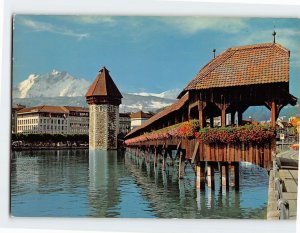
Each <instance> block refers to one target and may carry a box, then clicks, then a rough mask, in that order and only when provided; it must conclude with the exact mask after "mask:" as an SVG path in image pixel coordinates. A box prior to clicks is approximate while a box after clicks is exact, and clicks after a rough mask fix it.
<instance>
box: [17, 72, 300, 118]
mask: <svg viewBox="0 0 300 233" xmlns="http://www.w3.org/2000/svg"><path fill="white" fill-rule="evenodd" d="M90 85H91V83H90V82H89V81H87V80H86V79H78V78H75V77H74V76H72V75H71V74H69V73H67V72H61V71H58V70H53V71H52V72H49V73H46V74H42V75H39V74H30V75H29V76H28V77H27V79H25V80H24V81H22V82H20V83H19V84H17V85H16V86H14V87H13V93H12V94H13V105H15V104H22V105H26V106H28V107H31V106H36V105H69V106H85V107H87V103H86V101H85V97H84V95H85V93H86V91H87V90H88V88H89V86H90ZM180 91H181V89H173V90H167V91H164V92H162V93H147V92H135V93H122V95H123V99H122V104H121V105H120V112H135V111H139V110H143V111H145V112H147V111H153V112H156V111H158V110H159V109H162V108H164V107H166V106H168V105H170V104H172V103H174V102H175V101H176V98H177V96H178V94H179V93H180ZM249 116H251V117H252V119H254V120H256V121H266V120H269V118H270V112H269V110H268V109H267V108H266V107H263V106H260V107H251V108H249V109H248V110H247V111H246V112H245V113H244V118H248V117H249ZM280 116H281V117H285V118H287V119H288V118H289V117H291V116H300V106H299V104H297V105H296V106H286V107H285V108H283V109H282V111H281V113H280ZM287 119H286V120H287Z"/></svg>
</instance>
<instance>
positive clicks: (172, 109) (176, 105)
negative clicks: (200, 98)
mask: <svg viewBox="0 0 300 233" xmlns="http://www.w3.org/2000/svg"><path fill="white" fill-rule="evenodd" d="M188 100H189V95H188V93H186V94H185V95H184V96H183V97H181V98H180V99H179V100H178V101H176V102H175V103H173V104H172V105H170V106H168V107H167V108H165V109H164V110H162V111H161V112H159V113H157V114H155V115H154V116H153V117H151V118H150V119H149V120H147V121H145V122H144V123H143V124H142V125H141V126H139V127H136V128H134V129H133V130H132V131H130V132H129V133H128V134H127V135H126V137H128V136H130V135H132V134H133V133H135V132H138V131H139V130H141V129H143V128H145V127H147V126H149V125H151V124H153V123H154V122H155V121H157V120H159V119H161V118H163V117H164V116H166V115H168V114H170V113H172V112H175V111H178V110H180V109H181V108H182V107H183V106H184V105H185V104H186V103H187V102H188Z"/></svg>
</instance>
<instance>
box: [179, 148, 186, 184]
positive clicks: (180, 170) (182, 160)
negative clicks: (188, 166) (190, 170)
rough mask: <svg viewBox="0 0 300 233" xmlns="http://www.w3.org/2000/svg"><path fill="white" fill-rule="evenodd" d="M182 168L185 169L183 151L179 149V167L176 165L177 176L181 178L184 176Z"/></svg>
mask: <svg viewBox="0 0 300 233" xmlns="http://www.w3.org/2000/svg"><path fill="white" fill-rule="evenodd" d="M184 169H185V153H184V150H180V152H179V167H178V176H179V177H178V178H179V179H183V177H184Z"/></svg>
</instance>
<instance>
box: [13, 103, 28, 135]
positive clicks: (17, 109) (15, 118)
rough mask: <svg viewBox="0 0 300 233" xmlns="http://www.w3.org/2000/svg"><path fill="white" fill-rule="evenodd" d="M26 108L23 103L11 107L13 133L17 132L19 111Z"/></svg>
mask: <svg viewBox="0 0 300 233" xmlns="http://www.w3.org/2000/svg"><path fill="white" fill-rule="evenodd" d="M23 108H26V106H24V105H21V104H17V105H16V106H13V107H12V109H11V132H12V133H16V132H17V124H18V122H17V119H18V116H17V113H18V111H20V110H21V109H23Z"/></svg>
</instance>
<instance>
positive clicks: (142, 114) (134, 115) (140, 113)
mask: <svg viewBox="0 0 300 233" xmlns="http://www.w3.org/2000/svg"><path fill="white" fill-rule="evenodd" d="M152 116H153V114H151V113H145V112H143V111H138V112H134V113H132V114H130V118H150V117H152Z"/></svg>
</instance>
